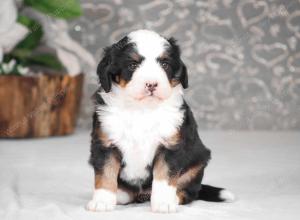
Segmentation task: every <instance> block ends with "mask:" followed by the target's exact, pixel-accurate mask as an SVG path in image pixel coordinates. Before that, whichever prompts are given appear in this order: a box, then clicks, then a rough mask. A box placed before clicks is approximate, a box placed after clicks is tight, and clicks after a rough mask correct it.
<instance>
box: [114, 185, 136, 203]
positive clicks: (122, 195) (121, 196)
mask: <svg viewBox="0 0 300 220" xmlns="http://www.w3.org/2000/svg"><path fill="white" fill-rule="evenodd" d="M132 200H133V198H132V196H131V195H129V194H128V193H127V192H125V191H123V190H121V189H118V191H117V204H120V205H125V204H128V203H130V202H132Z"/></svg>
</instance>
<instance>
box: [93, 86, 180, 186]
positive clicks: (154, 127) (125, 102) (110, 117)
mask: <svg viewBox="0 0 300 220" xmlns="http://www.w3.org/2000/svg"><path fill="white" fill-rule="evenodd" d="M100 94H101V96H102V98H103V99H104V101H105V103H106V105H98V106H97V114H98V117H99V120H100V121H101V126H102V129H103V131H104V132H105V133H106V134H107V136H108V138H109V139H110V140H111V141H112V143H113V144H115V145H116V146H117V147H118V148H119V149H120V151H121V152H122V155H123V162H124V163H125V167H124V168H123V169H122V170H121V173H120V177H121V178H122V179H125V180H128V181H132V182H133V183H140V181H141V180H144V179H145V178H147V177H148V176H149V172H148V170H147V169H146V168H147V166H148V165H151V164H152V161H153V159H154V156H155V152H156V150H157V147H158V146H159V144H160V143H162V142H164V140H165V139H167V138H169V137H171V136H172V135H174V134H175V133H176V131H177V129H178V128H179V127H180V125H181V124H182V122H183V111H182V110H180V106H181V105H182V103H183V97H182V95H183V93H182V87H181V85H178V86H177V87H175V88H173V90H172V94H171V96H170V97H169V98H168V99H166V100H163V101H159V102H158V101H157V100H152V101H153V102H151V101H149V100H148V101H147V102H142V101H136V100H134V99H132V98H131V97H130V96H127V95H126V93H124V91H123V89H122V88H120V87H118V86H116V85H113V87H112V91H111V92H110V93H104V92H102V93H100Z"/></svg>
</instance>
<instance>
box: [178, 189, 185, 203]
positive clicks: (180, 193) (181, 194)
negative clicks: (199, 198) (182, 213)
mask: <svg viewBox="0 0 300 220" xmlns="http://www.w3.org/2000/svg"><path fill="white" fill-rule="evenodd" d="M176 194H177V197H178V199H179V204H184V201H185V198H186V195H185V192H183V191H182V190H177V192H176Z"/></svg>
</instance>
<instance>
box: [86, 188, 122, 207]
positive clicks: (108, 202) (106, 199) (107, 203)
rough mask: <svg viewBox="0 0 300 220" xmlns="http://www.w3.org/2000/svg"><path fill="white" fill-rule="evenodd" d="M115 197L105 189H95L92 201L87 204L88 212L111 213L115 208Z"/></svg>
mask: <svg viewBox="0 0 300 220" xmlns="http://www.w3.org/2000/svg"><path fill="white" fill-rule="evenodd" d="M116 203H117V196H116V194H115V193H114V192H111V191H109V190H106V189H97V190H95V192H94V195H93V199H92V200H91V201H90V202H89V203H88V204H87V209H88V210H89V211H111V210H113V209H114V208H115V206H116Z"/></svg>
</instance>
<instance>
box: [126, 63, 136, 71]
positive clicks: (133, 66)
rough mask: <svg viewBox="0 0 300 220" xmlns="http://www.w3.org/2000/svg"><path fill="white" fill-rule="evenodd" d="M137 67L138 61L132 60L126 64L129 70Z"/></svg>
mask: <svg viewBox="0 0 300 220" xmlns="http://www.w3.org/2000/svg"><path fill="white" fill-rule="evenodd" d="M137 67H138V63H136V62H132V63H130V64H129V65H128V69H129V70H130V71H135V70H136V68H137Z"/></svg>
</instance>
